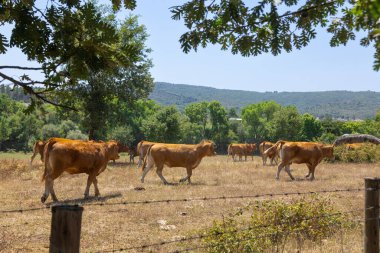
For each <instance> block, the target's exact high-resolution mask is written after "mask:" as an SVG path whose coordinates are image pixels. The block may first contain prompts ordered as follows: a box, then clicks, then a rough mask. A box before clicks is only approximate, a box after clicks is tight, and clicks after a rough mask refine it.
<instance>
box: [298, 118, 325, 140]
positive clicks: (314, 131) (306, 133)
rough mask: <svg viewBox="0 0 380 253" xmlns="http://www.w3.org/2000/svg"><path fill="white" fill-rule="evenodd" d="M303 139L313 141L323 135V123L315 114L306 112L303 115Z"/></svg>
mask: <svg viewBox="0 0 380 253" xmlns="http://www.w3.org/2000/svg"><path fill="white" fill-rule="evenodd" d="M302 121H303V123H302V124H303V125H302V139H303V140H305V141H313V140H314V139H316V138H318V137H320V136H321V135H322V132H323V131H322V124H321V122H320V121H319V120H317V119H316V118H315V117H314V116H313V115H311V114H309V113H305V114H304V115H302Z"/></svg>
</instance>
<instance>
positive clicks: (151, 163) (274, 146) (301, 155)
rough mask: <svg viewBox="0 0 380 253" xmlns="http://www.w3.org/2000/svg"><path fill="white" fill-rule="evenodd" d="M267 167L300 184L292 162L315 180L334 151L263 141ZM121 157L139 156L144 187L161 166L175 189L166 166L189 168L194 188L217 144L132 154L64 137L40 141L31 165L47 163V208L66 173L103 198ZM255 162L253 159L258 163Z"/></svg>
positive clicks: (240, 148) (236, 148) (244, 148)
mask: <svg viewBox="0 0 380 253" xmlns="http://www.w3.org/2000/svg"><path fill="white" fill-rule="evenodd" d="M256 149H257V147H256V144H230V145H229V146H228V155H229V156H232V159H233V160H234V161H235V157H236V156H238V157H239V160H242V157H243V156H245V160H247V156H248V155H253V152H254V151H255V150H256ZM259 151H260V154H261V157H262V161H263V165H266V164H267V159H268V158H269V159H270V165H274V164H278V170H277V174H276V179H279V175H280V172H281V170H282V169H283V168H285V171H286V172H287V173H288V175H289V176H290V178H291V179H292V180H294V177H293V176H292V174H291V172H290V165H291V164H292V163H297V164H301V163H305V164H306V165H307V167H308V169H309V172H308V174H307V175H306V177H307V178H309V179H310V180H313V179H314V172H315V167H316V166H317V165H318V164H319V163H320V162H321V161H322V159H323V158H325V157H326V158H333V146H332V145H324V144H321V143H316V142H288V141H278V142H276V143H271V142H267V141H265V142H262V143H260V145H259ZM120 152H129V154H130V161H132V162H133V158H134V157H135V156H137V155H138V156H139V162H138V166H142V170H143V172H142V176H141V182H144V178H145V176H146V174H147V173H148V172H149V171H150V170H151V169H152V168H153V167H156V168H157V169H156V173H157V175H158V176H159V177H160V179H161V180H162V182H163V183H164V184H170V183H169V182H168V181H167V180H166V179H165V178H164V176H163V175H162V170H163V167H164V165H166V166H168V167H184V168H186V172H187V176H186V177H184V178H182V179H181V180H180V182H185V181H188V182H189V183H191V175H192V171H193V169H195V168H196V167H197V166H198V165H199V164H200V162H201V160H202V159H203V157H205V156H214V155H216V153H215V144H214V142H212V141H209V140H204V141H202V142H200V143H199V144H195V145H190V144H167V143H156V142H149V141H141V142H139V143H138V145H137V146H136V148H134V149H132V148H131V149H130V148H128V147H126V146H124V145H121V144H120V143H119V142H117V141H113V140H111V141H108V142H103V141H81V140H70V139H63V138H51V139H49V140H48V141H37V142H36V143H35V145H34V148H33V155H32V158H31V161H30V163H31V164H32V162H33V159H34V158H35V156H36V155H37V154H38V153H39V154H40V156H41V160H42V161H43V162H44V165H45V170H44V173H43V177H42V180H43V181H45V191H44V193H43V195H42V197H41V201H42V203H44V202H45V201H46V199H47V198H48V196H49V194H51V197H52V199H53V201H58V199H57V196H56V195H55V192H54V187H53V183H54V179H56V178H58V177H59V176H60V175H61V174H62V173H63V172H64V171H66V172H68V173H70V174H78V173H86V174H88V179H87V186H86V189H85V192H84V196H85V198H86V197H88V196H89V189H90V186H91V184H93V185H94V188H95V196H99V195H100V192H99V189H98V184H97V179H96V177H97V176H98V175H99V174H100V173H102V172H103V171H104V170H105V169H106V166H107V164H108V162H109V161H110V160H113V161H115V160H116V159H118V158H119V153H120ZM252 159H253V158H252Z"/></svg>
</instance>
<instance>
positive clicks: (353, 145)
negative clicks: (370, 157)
mask: <svg viewBox="0 0 380 253" xmlns="http://www.w3.org/2000/svg"><path fill="white" fill-rule="evenodd" d="M363 145H364V143H348V144H346V149H347V150H356V149H359V148H361V147H363Z"/></svg>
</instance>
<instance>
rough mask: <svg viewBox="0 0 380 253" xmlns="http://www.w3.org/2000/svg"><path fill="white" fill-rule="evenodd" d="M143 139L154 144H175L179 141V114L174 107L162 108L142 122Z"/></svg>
mask: <svg viewBox="0 0 380 253" xmlns="http://www.w3.org/2000/svg"><path fill="white" fill-rule="evenodd" d="M142 130H143V132H144V135H145V137H146V138H147V139H148V140H150V141H154V142H166V143H177V142H178V140H179V139H180V134H181V129H180V114H179V112H178V110H177V108H176V107H175V106H166V107H162V108H161V109H160V110H158V111H157V112H156V113H155V114H153V115H152V116H150V117H148V118H146V119H144V120H143V122H142Z"/></svg>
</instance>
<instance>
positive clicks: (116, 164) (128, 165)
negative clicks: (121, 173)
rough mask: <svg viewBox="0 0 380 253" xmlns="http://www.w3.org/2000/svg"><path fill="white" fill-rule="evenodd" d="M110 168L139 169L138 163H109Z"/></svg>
mask: <svg viewBox="0 0 380 253" xmlns="http://www.w3.org/2000/svg"><path fill="white" fill-rule="evenodd" d="M108 166H109V168H119V167H132V168H133V167H137V164H136V163H129V162H115V163H114V162H109V163H108Z"/></svg>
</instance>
